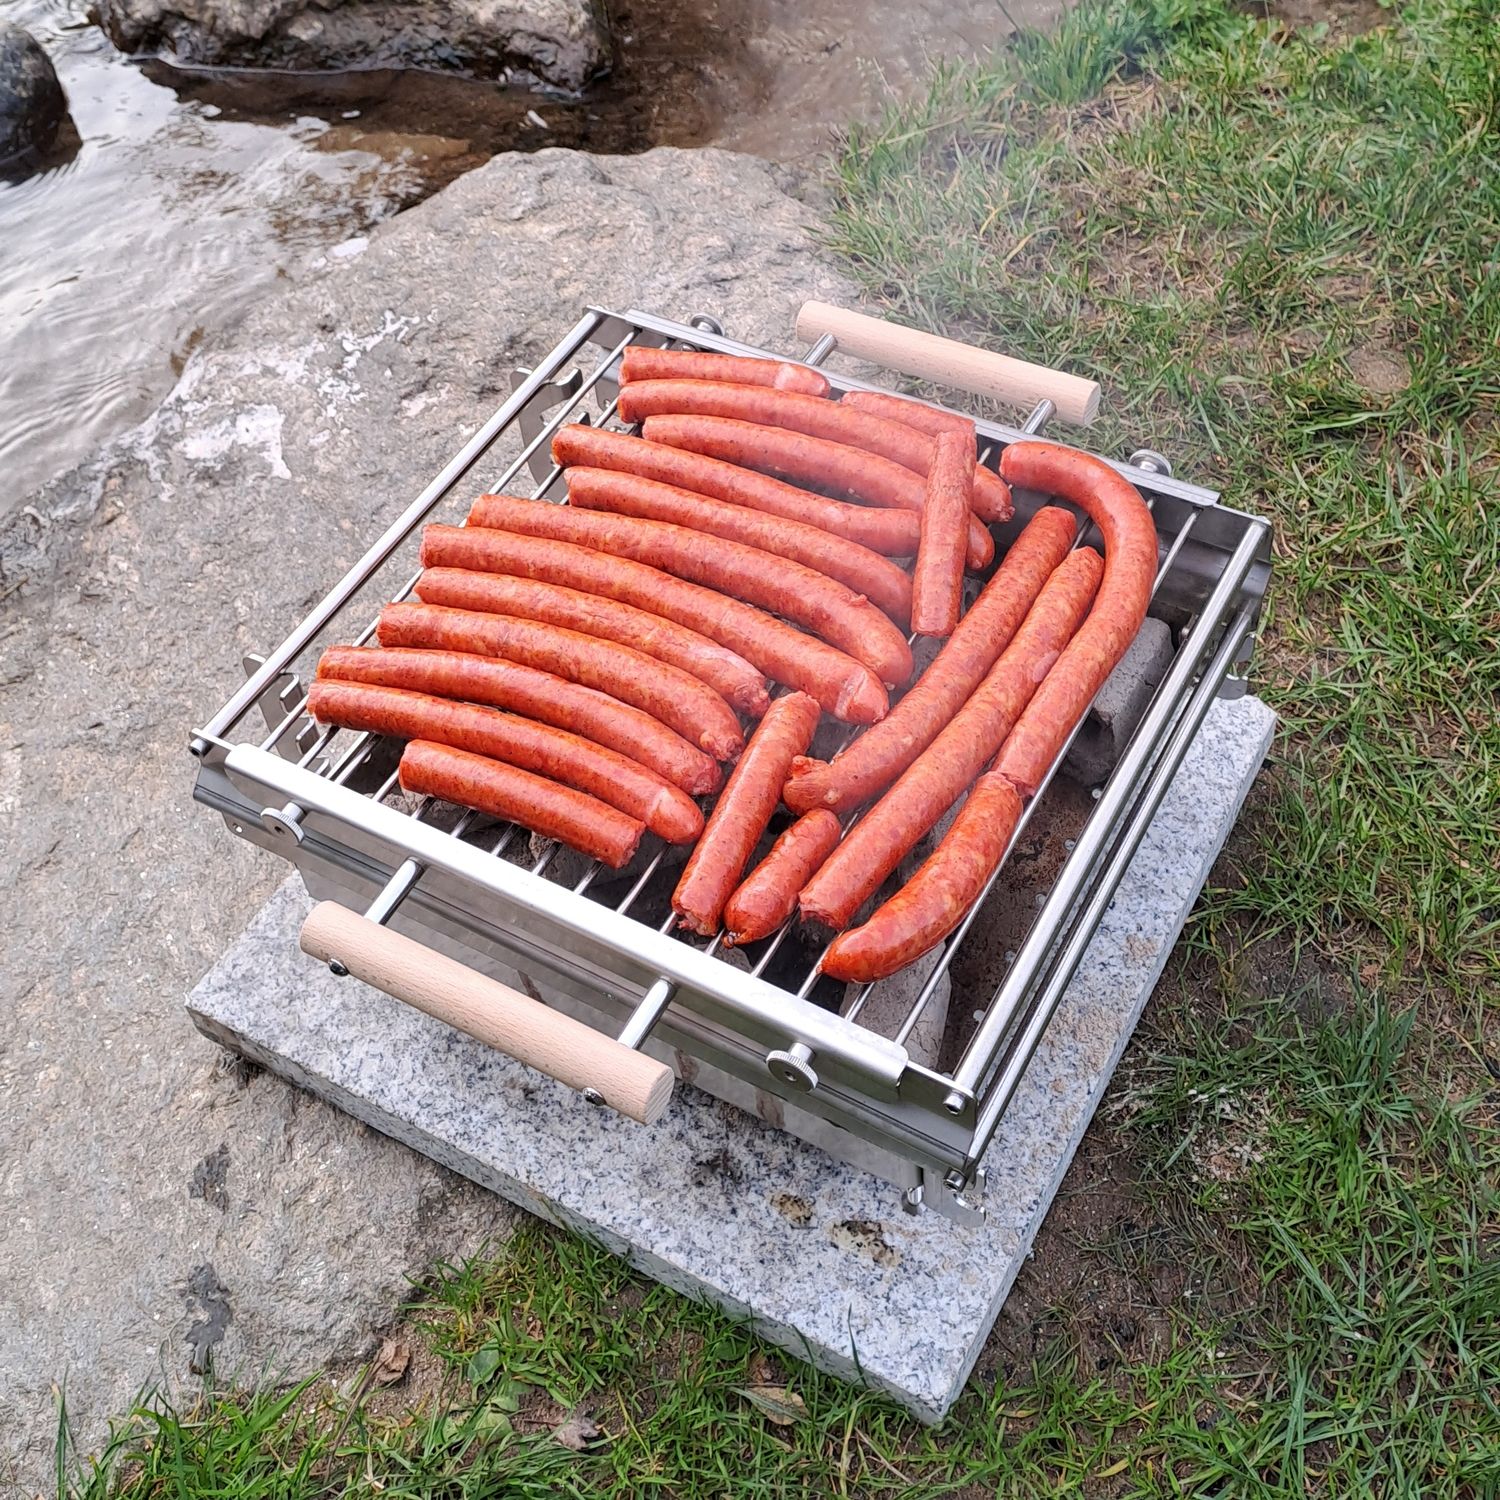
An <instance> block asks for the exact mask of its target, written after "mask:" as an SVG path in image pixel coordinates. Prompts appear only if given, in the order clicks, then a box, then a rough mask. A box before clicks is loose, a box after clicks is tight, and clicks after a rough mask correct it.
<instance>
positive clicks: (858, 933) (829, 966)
mask: <svg viewBox="0 0 1500 1500" xmlns="http://www.w3.org/2000/svg"><path fill="white" fill-rule="evenodd" d="M1020 816H1021V797H1020V794H1019V793H1018V792H1017V791H1016V789H1015V787H1013V786H1012V785H1011V784H1010V782H1008V781H1007V780H1006V779H1005V777H1003V776H1002V775H1000V773H999V772H997V771H991V772H990V773H989V774H988V775H986V776H981V777H980V778H979V780H978V781H976V782H975V783H974V786H973V789H972V790H971V791H970V792H969V796H968V799H967V800H966V801H965V802H964V805H963V806H962V807H961V808H960V809H959V813H958V816H957V817H956V818H955V819H954V820H953V826H952V827H951V828H950V829H949V830H948V832H947V833H945V834H944V835H943V838H942V842H941V843H939V844H938V846H937V848H936V849H934V850H933V852H932V853H931V854H930V855H929V856H928V857H927V858H926V859H925V860H924V861H923V862H922V865H921V868H920V869H918V870H917V872H916V873H915V874H914V875H913V876H912V878H911V879H910V880H908V881H907V882H906V884H905V885H904V886H902V887H901V889H900V890H899V891H897V892H896V894H895V895H894V896H892V897H891V899H890V900H889V901H887V902H886V903H885V904H884V905H883V906H880V907H877V908H876V910H875V913H874V915H873V916H871V918H870V920H869V921H868V922H866V923H865V924H864V926H862V927H855V928H852V929H851V930H850V931H848V932H843V933H840V934H839V936H838V937H836V938H835V939H834V940H833V942H832V943H831V944H829V947H828V951H827V952H826V953H825V954H824V955H823V961H822V963H821V964H820V965H819V967H820V968H821V969H822V970H823V972H824V973H825V974H829V975H831V976H832V977H833V978H834V979H844V980H849V981H852V982H854V983H856V984H867V983H869V982H870V981H871V980H874V979H884V978H886V977H887V975H890V974H894V973H895V972H896V971H897V970H898V969H904V968H905V967H906V966H907V964H909V963H915V962H916V960H917V959H919V958H921V956H922V955H923V954H924V953H928V952H930V951H931V950H932V949H933V948H935V947H937V945H938V944H939V943H940V942H942V940H943V939H944V938H945V937H947V936H948V934H949V933H950V932H952V931H953V929H954V928H955V927H957V926H958V924H959V923H960V922H961V921H963V919H964V915H965V913H966V912H967V911H968V910H969V908H970V907H971V906H973V904H974V903H975V902H976V901H977V900H978V899H979V893H980V892H981V891H982V890H983V889H984V887H985V882H986V881H988V880H989V878H990V876H991V875H993V874H994V873H995V870H996V868H997V867H998V866H999V864H1000V861H1001V859H1003V858H1004V856H1005V850H1006V846H1007V845H1008V844H1009V843H1010V840H1011V835H1012V834H1014V833H1015V831H1016V823H1017V821H1018V820H1019V819H1020Z"/></svg>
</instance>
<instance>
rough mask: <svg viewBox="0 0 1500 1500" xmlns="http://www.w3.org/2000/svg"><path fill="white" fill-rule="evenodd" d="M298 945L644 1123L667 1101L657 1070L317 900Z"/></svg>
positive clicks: (569, 1021) (451, 962)
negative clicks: (594, 1093)
mask: <svg viewBox="0 0 1500 1500" xmlns="http://www.w3.org/2000/svg"><path fill="white" fill-rule="evenodd" d="M301 946H302V951H303V952H304V953H310V954H311V955H312V956H313V957H314V958H319V959H322V960H323V962H324V963H331V962H333V961H334V960H337V961H338V962H339V963H341V964H342V965H343V966H344V967H345V968H346V969H347V970H348V971H349V972H350V973H351V974H353V975H354V976H355V978H356V979H362V980H364V982H365V983H366V984H372V985H374V986H375V988H376V989H378V990H384V991H385V993H386V994H387V995H390V996H392V997H393V998H395V999H397V1000H403V1001H405V1002H406V1004H407V1005H410V1006H413V1007H414V1008H415V1009H417V1010H420V1011H423V1012H425V1013H426V1014H427V1015H429V1016H433V1017H435V1018H436V1019H437V1020H439V1021H446V1022H447V1023H448V1025H450V1026H453V1027H455V1028H457V1029H458V1030H459V1031H462V1032H464V1033H465V1034H466V1035H468V1036H471V1037H474V1038H475V1039H476V1040H477V1041H481V1042H484V1043H486V1044H487V1045H488V1046H491V1047H494V1048H496V1049H497V1050H499V1051H501V1052H503V1053H505V1055H506V1056H507V1057H513V1058H515V1059H516V1061H517V1062H523V1063H525V1064H526V1066H527V1067H529V1068H535V1069H536V1070H537V1072H539V1073H545V1074H546V1075H547V1076H548V1077H549V1078H555V1079H557V1081H558V1082H559V1083H565V1084H567V1085H568V1086H569V1088H575V1089H578V1090H580V1091H582V1090H584V1089H595V1090H597V1091H598V1093H599V1094H600V1095H602V1096H603V1099H604V1102H605V1103H606V1104H608V1105H609V1106H610V1107H611V1108H612V1109H617V1110H618V1111H619V1112H620V1113H621V1114H622V1115H626V1116H628V1117H629V1118H630V1119H632V1120H639V1121H640V1122H641V1124H643V1125H653V1124H655V1123H656V1121H657V1120H659V1119H660V1118H661V1116H662V1113H663V1111H664V1110H665V1109H666V1107H667V1101H668V1100H669V1099H670V1098H671V1096H672V1070H671V1069H670V1068H669V1067H668V1066H667V1065H666V1064H665V1063H663V1062H658V1061H657V1060H656V1059H655V1058H654V1057H647V1056H646V1055H645V1054H644V1053H643V1052H636V1051H634V1050H632V1049H631V1048H629V1047H624V1046H621V1044H620V1043H619V1042H617V1041H615V1040H614V1038H612V1037H607V1036H601V1035H600V1033H599V1032H597V1031H595V1030H594V1029H593V1028H592V1027H590V1026H585V1025H584V1024H583V1022H582V1021H575V1020H574V1019H573V1017H572V1016H565V1015H563V1014H562V1013H561V1012H559V1011H555V1010H551V1009H549V1008H548V1007H547V1006H545V1005H543V1004H541V1003H540V1002H539V1001H536V1000H533V999H532V998H531V997H530V996H529V995H523V994H521V993H520V992H519V991H518V990H513V989H511V988H510V986H509V985H504V984H501V983H500V982H499V981H498V980H495V979H490V978H488V977H487V976H485V975H483V974H476V973H475V972H474V970H473V969H470V968H468V967H466V966H465V965H464V964H461V963H459V962H457V960H455V959H451V958H449V957H448V956H447V955H446V954H443V953H438V952H435V951H434V950H433V949H431V948H428V947H424V946H423V944H421V943H419V942H417V941H416V940H415V939H413V938H409V937H403V936H402V935H401V934H400V933H399V932H392V931H391V929H390V928H389V927H382V926H381V925H380V924H379V923H378V922H372V921H370V919H369V918H368V917H363V916H360V915H359V913H357V912H352V911H350V910H349V909H348V908H347V907H343V906H340V905H338V903H337V902H334V901H321V902H319V903H318V905H317V906H315V907H313V909H312V911H311V912H309V913H308V916H307V920H306V921H305V922H304V923H303V924H302V936H301Z"/></svg>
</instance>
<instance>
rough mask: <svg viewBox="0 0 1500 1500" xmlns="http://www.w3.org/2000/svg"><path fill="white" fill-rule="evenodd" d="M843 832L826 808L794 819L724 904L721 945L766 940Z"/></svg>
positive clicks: (786, 915)
mask: <svg viewBox="0 0 1500 1500" xmlns="http://www.w3.org/2000/svg"><path fill="white" fill-rule="evenodd" d="M842 832H843V830H842V829H841V828H840V827H839V820H838V819H837V818H836V817H834V815H833V814H832V813H831V812H829V811H828V810H827V809H826V808H822V807H820V808H818V809H816V810H815V811H813V812H810V813H806V814H804V815H803V816H802V817H800V818H798V819H797V821H796V822H795V823H793V824H792V826H791V827H790V828H788V829H787V830H786V832H785V833H783V834H782V835H781V837H780V838H779V839H777V840H776V842H775V843H774V844H772V845H771V852H770V853H769V854H768V855H766V857H765V858H764V859H763V860H761V862H760V863H759V864H758V865H756V867H755V868H754V869H753V870H752V871H751V872H750V874H749V875H747V876H746V877H745V881H744V883H743V884H742V885H741V886H740V888H739V889H738V890H737V891H736V892H735V893H734V895H732V896H731V897H730V898H729V901H728V902H727V904H726V905H725V907H724V927H725V931H726V933H727V936H726V937H725V939H724V943H725V946H726V947H729V948H735V947H738V946H739V945H740V944H742V943H753V942H757V941H758V940H759V939H761V938H764V937H770V935H771V934H772V933H773V932H775V931H776V929H777V928H778V927H780V926H781V924H782V923H783V922H785V921H786V920H787V918H788V917H790V916H791V914H792V912H793V911H794V910H796V906H797V892H798V891H800V890H801V889H802V887H803V886H805V885H806V884H807V882H808V881H809V880H810V879H811V878H812V875H813V872H814V871H815V870H816V869H817V868H818V866H819V865H821V864H822V863H823V861H824V860H825V859H827V858H828V856H829V855H830V854H831V853H832V852H833V846H834V845H835V844H836V843H838V841H839V835H840V834H841V833H842Z"/></svg>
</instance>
